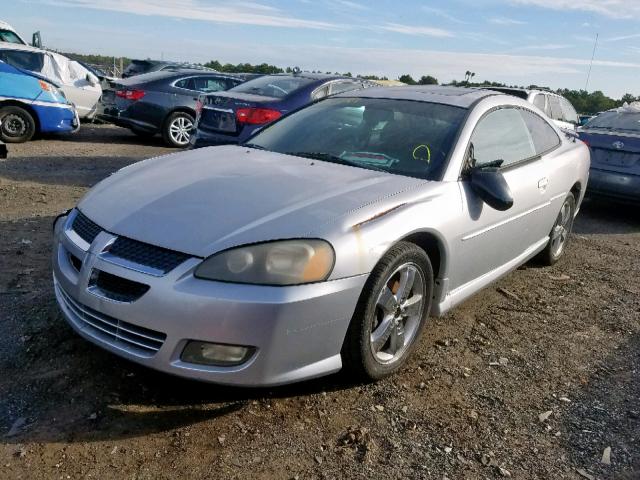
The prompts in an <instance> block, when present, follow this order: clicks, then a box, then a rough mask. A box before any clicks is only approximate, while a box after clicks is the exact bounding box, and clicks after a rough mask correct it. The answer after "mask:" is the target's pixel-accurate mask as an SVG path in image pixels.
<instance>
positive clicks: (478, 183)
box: [53, 87, 589, 386]
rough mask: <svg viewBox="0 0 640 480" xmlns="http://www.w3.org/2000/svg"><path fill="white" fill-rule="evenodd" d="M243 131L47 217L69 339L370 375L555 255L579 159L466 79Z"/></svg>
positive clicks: (371, 94)
mask: <svg viewBox="0 0 640 480" xmlns="http://www.w3.org/2000/svg"><path fill="white" fill-rule="evenodd" d="M219 115H220V124H221V125H228V123H229V121H230V119H229V118H226V117H225V116H226V115H228V112H225V111H223V110H221V111H220V112H219ZM249 142H250V143H247V144H245V145H242V146H220V147H212V148H206V149H200V150H192V151H188V152H180V153H175V154H172V155H167V156H164V157H159V158H154V159H150V160H146V161H143V162H139V163H137V164H134V165H131V166H129V167H126V168H124V169H122V170H120V171H118V172H117V173H115V174H114V175H112V176H110V177H109V178H107V179H105V180H104V181H102V182H101V183H100V184H98V185H97V186H95V187H94V188H93V189H92V190H91V191H90V192H89V193H88V194H87V195H86V196H85V197H84V199H82V201H81V202H80V203H79V205H78V207H77V208H76V209H73V210H72V211H71V212H69V213H67V214H65V215H62V216H61V217H60V218H59V219H58V220H57V221H56V223H55V243H54V252H53V271H54V285H55V293H56V297H57V300H58V303H59V305H60V308H61V309H62V312H63V313H64V315H65V317H66V319H67V320H68V322H69V323H70V324H71V326H72V327H73V328H74V329H75V330H76V331H77V332H78V333H79V334H80V335H81V336H83V337H84V338H86V339H88V340H89V341H91V342H94V343H95V344H97V345H99V346H101V347H103V348H105V349H106V350H109V351H111V352H113V353H115V354H118V355H120V356H123V357H125V358H128V359H130V360H133V361H135V362H138V363H141V364H143V365H146V366H149V367H151V368H155V369H158V370H162V371H164V372H168V373H171V374H175V375H180V376H183V377H189V378H193V379H199V380H205V381H211V382H217V383H222V384H234V385H247V386H251V385H278V384H284V383H289V382H295V381H299V380H303V379H308V378H312V377H318V376H321V375H326V374H329V373H332V372H336V371H338V370H340V369H341V368H347V369H349V370H350V371H351V372H352V373H354V374H356V375H358V376H359V377H360V378H365V379H374V380H375V379H380V378H383V377H385V376H387V375H389V374H391V373H393V372H395V371H396V370H398V369H399V368H400V367H401V366H402V365H403V364H404V363H405V362H406V360H407V358H408V357H409V356H410V353H411V351H412V350H413V349H414V347H415V346H416V343H417V341H418V338H419V336H420V332H421V331H422V329H423V328H424V327H425V324H426V319H427V318H428V316H429V315H442V314H443V313H444V312H446V311H447V310H449V309H451V308H452V307H454V306H455V305H457V304H459V303H460V302H462V301H463V300H465V299H466V298H468V297H469V296H471V295H472V294H474V293H476V292H478V291H480V290H481V289H482V288H483V287H485V286H487V285H489V284H490V283H491V282H494V281H495V280H497V279H498V278H500V277H501V276H503V275H505V274H507V273H508V272H510V271H512V270H514V269H515V268H516V267H518V266H519V265H521V264H523V263H524V262H526V261H528V260H529V259H531V258H533V257H535V256H538V258H539V259H540V261H542V262H544V263H546V264H552V263H554V262H556V261H557V260H558V259H559V258H560V257H561V255H562V254H563V252H564V251H565V249H566V247H567V242H568V240H569V233H570V231H571V227H572V223H573V220H574V217H575V215H576V214H577V212H578V208H579V205H580V203H581V201H582V198H583V195H584V191H585V188H586V185H587V179H588V172H589V151H588V149H587V147H586V146H585V145H584V144H583V143H582V142H580V141H577V140H576V139H575V138H568V137H566V136H565V135H564V134H563V133H561V132H560V131H559V130H558V129H557V128H556V127H555V126H554V125H553V124H552V123H551V122H550V121H549V119H548V118H546V117H545V116H544V114H543V113H542V112H540V111H539V110H537V109H536V107H535V106H533V105H531V104H529V103H527V102H526V101H524V100H520V99H518V98H516V97H513V96H508V95H503V94H500V93H496V92H491V91H485V90H477V89H474V90H472V89H456V88H445V87H399V88H386V89H385V88H372V89H368V90H364V91H359V92H349V93H345V94H342V95H338V96H334V97H331V98H329V99H326V100H323V101H321V102H318V103H315V104H313V105H311V106H309V107H307V108H304V109H302V110H299V111H297V112H294V113H292V114H289V115H287V116H284V117H283V118H282V119H280V120H279V121H277V122H275V123H273V124H271V125H270V126H268V127H266V128H264V129H263V130H262V131H261V132H259V133H258V134H257V135H256V136H254V137H253V138H252V139H250V141H249Z"/></svg>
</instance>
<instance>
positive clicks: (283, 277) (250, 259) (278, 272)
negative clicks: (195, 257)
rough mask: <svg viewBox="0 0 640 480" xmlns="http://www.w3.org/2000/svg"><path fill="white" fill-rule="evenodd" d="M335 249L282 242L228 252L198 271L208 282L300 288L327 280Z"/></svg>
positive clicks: (320, 244) (310, 243) (320, 243)
mask: <svg viewBox="0 0 640 480" xmlns="http://www.w3.org/2000/svg"><path fill="white" fill-rule="evenodd" d="M334 261H335V255H334V253H333V248H332V247H331V245H330V244H329V243H328V242H325V241H324V240H280V241H275V242H268V243H260V244H256V245H247V246H244V247H238V248H233V249H231V250H225V251H224V252H220V253H218V254H216V255H213V256H212V257H209V258H208V259H206V260H205V261H204V262H202V263H201V264H200V266H199V267H198V268H197V269H196V271H195V276H196V277H198V278H204V279H207V280H219V281H222V282H233V283H253V284H259V285H300V284H303V283H313V282H321V281H323V280H326V279H327V278H328V277H329V274H330V273H331V270H332V269H333V264H334Z"/></svg>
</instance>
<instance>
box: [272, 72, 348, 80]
mask: <svg viewBox="0 0 640 480" xmlns="http://www.w3.org/2000/svg"><path fill="white" fill-rule="evenodd" d="M265 76H269V77H295V78H308V79H309V80H341V79H344V80H359V79H358V78H353V77H347V76H345V75H335V74H330V73H311V72H300V73H268V74H266V75H265Z"/></svg>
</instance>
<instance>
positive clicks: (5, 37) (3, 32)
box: [0, 20, 27, 45]
mask: <svg viewBox="0 0 640 480" xmlns="http://www.w3.org/2000/svg"><path fill="white" fill-rule="evenodd" d="M0 42H6V43H16V44H18V45H26V44H27V42H25V41H24V39H23V38H22V37H21V36H20V35H18V32H16V30H15V29H14V28H13V27H12V26H11V25H9V24H8V23H7V22H3V21H2V20H0Z"/></svg>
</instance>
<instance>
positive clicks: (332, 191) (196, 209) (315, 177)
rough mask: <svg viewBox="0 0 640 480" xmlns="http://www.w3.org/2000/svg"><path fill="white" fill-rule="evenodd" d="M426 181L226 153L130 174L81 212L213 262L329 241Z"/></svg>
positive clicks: (95, 193)
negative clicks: (234, 249) (348, 219)
mask: <svg viewBox="0 0 640 480" xmlns="http://www.w3.org/2000/svg"><path fill="white" fill-rule="evenodd" d="M425 182H426V181H425V180H421V179H416V178H411V177H405V176H399V175H392V174H388V173H384V172H377V171H373V170H366V169H363V168H357V167H350V166H345V165H338V164H334V163H328V162H323V161H314V160H309V159H304V158H300V157H294V156H291V155H284V154H279V153H275V152H267V151H260V150H255V149H250V148H246V147H238V146H223V147H211V148H203V149H198V150H192V151H188V152H180V153H176V154H172V155H167V156H164V157H158V158H154V159H149V160H145V161H142V162H139V163H137V164H134V165H131V166H129V167H126V168H124V169H122V170H120V171H118V172H116V173H115V174H114V175H112V176H110V177H108V178H107V179H105V180H103V181H102V182H101V183H99V184H98V185H96V186H95V187H94V188H93V189H92V190H91V191H90V192H89V193H88V194H87V195H86V196H85V198H83V200H82V201H81V202H80V204H79V206H78V207H79V208H80V210H81V211H82V212H83V213H84V214H85V215H86V216H88V217H89V218H90V219H91V220H93V221H94V222H96V223H97V224H98V225H100V226H101V227H102V228H103V229H105V230H107V231H109V232H111V233H114V234H117V235H122V236H126V237H129V238H132V239H135V240H139V241H142V242H146V243H150V244H153V245H157V246H160V247H164V248H169V249H172V250H177V251H181V252H185V253H188V254H191V255H196V256H200V257H205V256H208V255H211V254H212V253H215V252H216V251H219V250H223V249H225V248H229V247H231V246H235V245H241V244H246V243H252V242H259V241H265V240H274V239H283V238H296V237H297V238H301V237H313V236H317V235H321V234H322V226H323V225H327V224H329V223H331V222H332V221H335V220H336V219H337V218H338V217H341V216H345V214H348V213H351V214H353V212H357V211H358V210H359V209H360V208H361V207H364V206H370V205H372V204H375V203H376V202H382V203H389V202H393V198H394V195H395V194H397V193H400V192H406V191H408V190H412V189H414V188H416V187H418V186H420V185H423V184H424V183H425ZM396 203H397V200H396Z"/></svg>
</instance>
